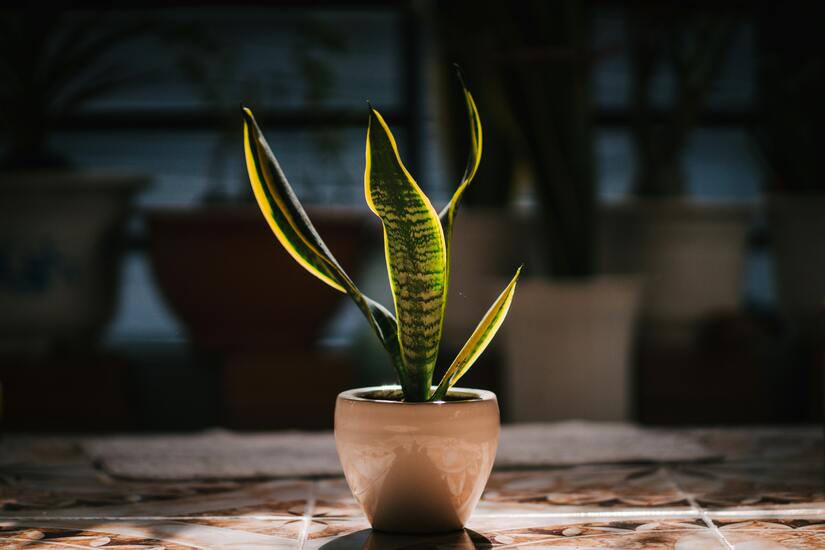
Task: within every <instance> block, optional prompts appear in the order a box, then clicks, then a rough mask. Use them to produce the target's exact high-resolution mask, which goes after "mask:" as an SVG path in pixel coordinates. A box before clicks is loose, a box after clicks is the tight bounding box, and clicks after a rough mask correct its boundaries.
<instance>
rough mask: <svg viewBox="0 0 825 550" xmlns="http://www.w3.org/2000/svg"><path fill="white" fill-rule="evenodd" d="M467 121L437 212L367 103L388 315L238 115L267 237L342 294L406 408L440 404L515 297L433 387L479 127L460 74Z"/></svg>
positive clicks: (501, 301) (369, 165) (506, 297)
mask: <svg viewBox="0 0 825 550" xmlns="http://www.w3.org/2000/svg"><path fill="white" fill-rule="evenodd" d="M459 80H460V81H461V85H462V88H463V92H464V99H465V102H466V104H467V111H468V113H469V119H470V138H471V147H470V153H469V158H468V161H467V168H466V170H465V172H464V177H463V178H462V181H461V183H460V184H459V186H458V188H457V189H456V191H455V193H454V194H453V196H452V199H451V200H450V202H449V204H447V205H446V206H445V207H444V208H443V209H442V210H441V212H440V213H437V212H436V210H435V209H434V208H433V206H432V204H431V203H430V200H429V199H428V198H427V196H426V195H425V194H424V193H423V192H422V191H421V188H420V187H419V186H418V184H417V183H416V182H415V180H414V179H413V177H412V176H411V175H410V173H409V172H408V171H407V169H406V168H405V167H404V164H403V163H402V162H401V158H400V156H399V153H398V147H397V146H396V143H395V138H394V137H393V135H392V132H391V131H390V128H389V127H388V126H387V123H386V122H385V121H384V119H383V117H382V116H381V114H380V113H379V112H378V111H377V110H376V109H374V108H373V107H372V106H371V105H370V107H369V125H368V127H367V143H366V168H365V171H364V192H365V195H366V200H367V204H368V205H369V207H370V209H371V210H372V211H373V212H374V213H375V214H376V215H377V216H378V217H379V218H380V219H381V222H382V224H383V228H384V250H385V254H386V260H387V270H388V273H389V279H390V286H391V288H392V294H393V300H394V306H395V307H394V310H395V311H394V313H392V312H390V311H389V310H388V309H387V308H385V307H384V306H382V305H381V304H379V303H378V302H376V301H374V300H372V299H371V298H369V297H368V296H366V295H364V294H363V293H362V292H361V291H360V290H359V289H358V287H357V286H356V285H355V283H354V282H353V281H352V279H351V278H350V277H349V276H348V275H347V274H346V273H345V272H344V270H343V269H342V267H341V265H340V264H339V263H338V262H337V261H336V259H335V257H334V256H333V255H332V252H330V250H329V249H328V248H327V246H326V244H324V241H323V239H321V236H320V235H319V234H318V232H317V231H316V230H315V228H314V227H313V225H312V222H311V221H310V220H309V218H308V217H307V214H306V212H305V211H304V209H303V207H302V206H301V203H300V202H299V201H298V198H297V196H296V195H295V192H294V191H293V190H292V187H291V186H290V185H289V182H288V181H287V179H286V176H284V173H283V171H282V170H281V166H280V165H279V164H278V161H277V160H276V158H275V156H274V155H273V154H272V151H271V149H270V148H269V145H268V144H267V142H266V139H265V138H264V136H263V134H262V133H261V129H260V128H259V127H258V125H257V123H256V122H255V117H254V116H253V114H252V111H251V110H249V109H248V108H245V107H244V108H243V117H244V151H245V157H246V167H247V170H248V172H249V179H250V183H251V184H252V189H253V191H254V194H255V199H256V200H257V202H258V206H260V208H261V212H262V213H263V215H264V218H266V221H267V222H268V223H269V226H270V228H271V229H272V231H273V232H274V233H275V236H276V237H277V238H278V240H279V241H280V242H281V244H282V245H283V246H284V248H286V250H287V252H289V254H291V255H292V257H293V258H294V259H295V260H296V261H297V262H298V263H299V264H300V265H301V266H303V267H304V268H305V269H306V270H307V271H309V272H310V273H311V274H313V275H315V276H316V277H317V278H319V279H321V280H322V281H323V282H325V283H326V284H328V285H329V286H331V287H332V288H334V289H336V290H338V291H340V292H345V293H347V294H349V296H350V297H351V298H352V299H353V300H354V301H355V304H356V305H357V306H358V308H359V309H360V310H361V312H362V313H363V314H364V316H365V317H366V318H367V321H368V322H369V324H370V326H371V327H372V330H373V331H374V332H375V334H376V335H377V336H378V339H379V340H380V341H381V344H382V345H383V347H384V349H386V351H387V353H388V354H389V357H390V360H391V362H392V365H393V367H394V368H395V371H396V375H397V377H398V380H399V383H400V384H401V389H402V392H403V394H404V400H405V401H438V400H443V399H444V398H445V396H446V394H447V391H448V390H449V389H450V388H451V387H452V386H453V385H454V384H455V383H456V382H457V381H458V380H459V378H461V377H462V376H463V375H464V373H466V372H467V370H468V369H469V368H470V367H471V366H472V365H473V363H474V362H475V360H476V359H477V358H478V357H479V355H481V353H482V352H483V351H484V349H485V348H486V347H487V345H488V344H489V343H490V341H491V340H492V339H493V336H495V334H496V332H497V331H498V329H499V327H500V326H501V323H502V322H503V321H504V317H505V316H506V315H507V311H508V309H509V307H510V303H511V302H512V300H513V293H514V291H515V286H516V281H517V280H518V277H519V273H520V272H521V268H519V269H518V270H517V271H516V274H515V276H514V277H513V279H512V281H510V283H509V284H508V285H507V287H506V288H505V289H504V291H503V292H502V293H501V295H499V297H498V298H497V299H496V300H495V302H493V304H492V306H491V307H490V309H489V310H488V311H487V313H486V314H485V315H484V317H483V319H482V320H481V322H480V323H479V324H478V326H477V327H476V329H475V330H474V331H473V333H472V335H471V336H470V338H469V340H468V341H467V343H466V344H465V345H464V347H463V348H462V349H461V350H460V351H459V353H458V355H457V356H456V358H455V360H454V361H453V362H452V364H451V365H450V366H449V368H447V370H446V372H445V373H444V375H443V377H442V379H441V382H440V383H439V384H438V386H437V387H435V388H433V385H432V381H433V373H434V371H435V364H436V358H437V356H438V349H439V344H440V342H441V331H442V327H443V323H444V310H445V307H446V303H447V285H448V282H449V275H450V237H451V235H452V230H453V222H454V220H455V215H456V211H457V209H458V206H459V203H460V202H461V197H462V195H463V194H464V192H465V191H466V189H467V187H468V186H469V184H470V182H471V181H472V180H473V177H474V176H475V173H476V170H477V169H478V165H479V162H480V161H481V149H482V131H481V121H480V119H479V115H478V111H477V109H476V105H475V101H474V100H473V96H472V95H471V94H470V92H469V91H468V90H467V87H466V86H465V85H464V80H463V79H462V78H461V74H460V73H459Z"/></svg>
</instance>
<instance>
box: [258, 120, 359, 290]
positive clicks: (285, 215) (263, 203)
mask: <svg viewBox="0 0 825 550" xmlns="http://www.w3.org/2000/svg"><path fill="white" fill-rule="evenodd" d="M243 113H244V152H245V157H246V168H247V171H248V172H249V181H250V183H251V184H252V191H253V192H254V193H255V200H256V201H257V202H258V206H259V207H260V209H261V212H262V213H263V215H264V218H266V221H267V222H268V223H269V227H270V228H271V229H272V231H273V232H274V233H275V236H276V237H277V238H278V240H279V241H280V242H281V244H282V245H283V246H284V248H285V249H286V251H287V252H289V254H290V255H292V257H293V258H295V260H296V261H297V262H298V263H299V264H300V265H301V266H303V267H304V269H306V270H307V271H309V272H310V273H312V274H313V275H315V276H316V277H318V278H319V279H321V280H322V281H324V282H325V283H327V284H328V285H329V286H331V287H333V288H335V289H337V290H340V291H341V292H346V289H345V288H344V284H343V282H342V277H341V274H343V270H342V269H341V267H340V266H339V265H338V262H336V261H335V259H334V258H333V256H332V253H331V252H330V251H329V249H328V248H327V246H326V244H324V241H323V240H322V239H321V237H320V235H318V232H317V231H316V230H315V228H314V227H313V226H312V223H311V222H310V221H309V218H308V217H307V215H306V212H304V209H303V208H302V207H301V203H300V202H299V201H298V198H297V197H296V196H295V193H294V191H292V188H291V187H290V185H289V182H287V179H286V176H284V173H283V171H282V170H281V166H280V164H278V160H277V159H276V158H275V155H273V154H272V151H271V150H270V148H269V145H268V144H267V142H266V139H264V137H263V134H262V133H261V130H260V128H258V124H257V123H256V122H255V117H254V116H253V115H252V111H251V110H249V109H247V108H244V110H243Z"/></svg>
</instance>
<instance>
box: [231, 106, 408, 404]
mask: <svg viewBox="0 0 825 550" xmlns="http://www.w3.org/2000/svg"><path fill="white" fill-rule="evenodd" d="M243 114H244V152H245V157H246V167H247V170H248V172H249V180H250V183H251V184H252V190H253V192H254V194H255V199H256V200H257V202H258V206H259V207H260V209H261V212H263V215H264V218H266V221H267V222H268V223H269V226H270V227H271V228H272V231H273V232H274V233H275V236H276V237H277V238H278V240H279V241H280V242H281V244H282V245H283V246H284V248H285V249H286V250H287V252H289V254H290V255H292V257H293V258H295V260H296V261H297V262H298V263H299V264H300V265H301V266H303V267H304V268H305V269H306V270H307V271H309V272H310V273H312V274H313V275H315V276H316V277H318V278H319V279H321V280H322V281H324V282H325V283H327V284H328V285H329V286H331V287H333V288H335V289H337V290H340V291H342V292H346V293H347V294H349V295H350V297H352V299H353V300H354V301H355V303H356V305H357V306H358V307H359V309H361V311H362V313H363V314H364V316H366V318H367V320H368V321H369V323H370V326H372V328H373V330H374V331H375V333H376V334H377V335H378V338H379V339H380V340H381V343H382V344H383V346H384V348H385V349H386V350H387V352H389V354H390V359H391V361H392V363H393V367H394V368H395V369H396V372H397V374H398V377H399V379H400V382H401V385H402V386H403V387H404V389H405V391H406V388H407V387H408V386H409V384H408V381H407V379H406V375H405V372H404V370H403V368H402V366H403V360H402V358H401V349H400V345H399V342H398V325H397V323H396V321H395V318H394V317H393V315H392V313H390V312H389V311H387V309H386V308H384V307H383V306H382V305H381V304H379V303H377V302H375V301H374V300H372V299H371V298H369V297H368V296H365V295H364V294H362V293H361V291H359V290H358V288H357V287H356V286H355V283H353V282H352V280H351V279H350V278H349V276H348V275H347V274H346V273H345V272H344V270H343V268H342V267H341V266H340V264H339V263H338V262H337V261H336V260H335V257H334V256H333V255H332V253H331V252H330V250H329V249H328V248H327V246H326V244H324V241H323V240H322V239H321V236H320V235H319V234H318V232H317V231H316V230H315V228H314V227H313V225H312V222H311V221H310V220H309V217H308V216H307V215H306V212H305V211H304V209H303V207H302V206H301V203H300V202H299V201H298V198H297V197H296V196H295V192H294V191H293V190H292V187H291V186H290V185H289V182H288V181H287V179H286V176H285V175H284V173H283V171H282V170H281V167H280V165H279V164H278V160H277V159H276V158H275V155H273V154H272V151H271V150H270V148H269V145H268V144H267V142H266V139H265V138H264V136H263V134H262V133H261V130H260V128H259V127H258V125H257V123H256V122H255V117H254V116H253V114H252V111H251V110H249V109H246V108H244V109H243Z"/></svg>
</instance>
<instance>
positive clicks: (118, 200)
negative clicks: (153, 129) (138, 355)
mask: <svg viewBox="0 0 825 550" xmlns="http://www.w3.org/2000/svg"><path fill="white" fill-rule="evenodd" d="M0 178H2V180H0V311H2V315H0V345H3V346H6V347H14V348H18V347H32V346H34V347H37V348H41V349H42V348H44V347H49V346H51V345H55V344H71V345H75V346H77V345H82V344H91V343H93V342H94V341H95V340H96V339H97V338H98V337H99V335H100V332H101V330H102V329H103V327H104V326H105V325H106V323H107V322H108V321H109V320H110V318H111V316H112V313H113V311H114V306H115V301H116V292H117V289H118V275H119V271H120V259H121V253H122V251H123V230H124V226H125V223H126V221H127V219H128V213H129V210H130V207H131V205H132V198H133V197H134V195H135V193H136V192H137V191H138V190H139V189H141V188H143V187H144V186H145V185H146V184H147V183H148V178H147V177H145V176H139V175H124V174H117V173H105V172H92V173H84V172H78V173H73V172H45V171H44V172H17V173H3V174H2V175H1V176H0Z"/></svg>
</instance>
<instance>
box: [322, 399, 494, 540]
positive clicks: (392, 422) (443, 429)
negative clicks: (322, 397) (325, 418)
mask: <svg viewBox="0 0 825 550" xmlns="http://www.w3.org/2000/svg"><path fill="white" fill-rule="evenodd" d="M398 396H400V388H399V387H398V386H383V387H374V388H360V389H355V390H350V391H345V392H343V393H341V394H340V395H339V396H338V400H337V401H336V405H335V444H336V446H337V448H338V457H339V458H340V460H341V465H342V467H343V469H344V475H345V476H346V478H347V483H348V484H349V487H350V489H351V490H352V493H353V495H354V496H355V498H356V500H358V502H359V504H360V505H361V507H362V508H363V510H364V512H365V514H366V516H367V519H369V522H370V524H371V525H372V526H373V528H374V529H377V530H380V531H388V532H393V533H437V532H446V531H454V530H458V529H461V528H462V527H463V526H464V524H465V522H466V521H467V519H468V518H469V517H470V514H471V513H472V512H473V510H474V509H475V507H476V504H478V500H479V498H480V497H481V493H482V491H483V490H484V486H485V485H486V484H487V478H488V477H489V476H490V470H492V468H493V461H494V460H495V456H496V448H497V446H498V434H499V411H498V402H497V400H496V396H495V394H493V393H492V392H489V391H483V390H471V389H464V388H454V389H452V390H450V392H449V393H448V394H447V399H446V400H445V401H440V402H428V403H406V402H403V401H399V400H398Z"/></svg>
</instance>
